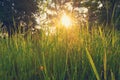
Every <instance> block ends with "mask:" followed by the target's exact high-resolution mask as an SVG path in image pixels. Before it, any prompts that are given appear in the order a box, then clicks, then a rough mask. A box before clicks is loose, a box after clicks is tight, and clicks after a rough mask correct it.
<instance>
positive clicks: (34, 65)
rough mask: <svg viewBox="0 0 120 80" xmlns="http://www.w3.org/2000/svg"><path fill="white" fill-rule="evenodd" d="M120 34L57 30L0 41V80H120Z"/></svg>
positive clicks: (74, 28) (86, 29) (99, 31)
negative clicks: (54, 32) (47, 33)
mask: <svg viewBox="0 0 120 80" xmlns="http://www.w3.org/2000/svg"><path fill="white" fill-rule="evenodd" d="M119 61H120V32H119V31H116V30H114V29H113V30H107V29H103V28H101V27H93V28H92V29H91V30H89V29H88V28H87V27H81V28H80V29H78V27H72V28H68V29H66V28H58V29H57V33H56V34H55V35H50V34H49V35H47V36H46V35H45V33H44V32H42V34H39V33H38V34H36V35H28V36H27V37H26V38H23V37H22V36H21V35H20V34H18V35H15V36H13V37H12V38H9V39H7V38H6V39H0V80H120V62H119Z"/></svg>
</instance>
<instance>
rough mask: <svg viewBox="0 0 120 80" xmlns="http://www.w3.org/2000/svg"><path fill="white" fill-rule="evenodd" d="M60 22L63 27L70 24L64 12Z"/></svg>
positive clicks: (69, 19) (70, 21)
mask: <svg viewBox="0 0 120 80" xmlns="http://www.w3.org/2000/svg"><path fill="white" fill-rule="evenodd" d="M61 24H62V25H63V26H65V27H70V26H71V25H72V20H71V18H70V17H69V16H67V15H66V14H63V15H62V17H61Z"/></svg>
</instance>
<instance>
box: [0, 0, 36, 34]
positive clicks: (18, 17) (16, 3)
mask: <svg viewBox="0 0 120 80" xmlns="http://www.w3.org/2000/svg"><path fill="white" fill-rule="evenodd" d="M0 2H1V3H2V5H0V21H1V22H3V26H4V25H5V26H6V27H7V31H8V34H9V35H11V34H12V32H14V31H15V30H16V29H17V27H18V26H21V25H20V22H21V21H24V22H25V23H26V25H27V26H28V25H29V23H30V21H31V22H33V24H35V19H34V17H33V14H34V13H36V12H37V10H38V7H37V0H2V1H0Z"/></svg>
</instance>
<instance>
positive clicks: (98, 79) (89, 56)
mask: <svg viewBox="0 0 120 80" xmlns="http://www.w3.org/2000/svg"><path fill="white" fill-rule="evenodd" d="M86 54H87V57H88V59H89V62H90V64H91V66H92V69H93V71H94V73H95V76H96V78H97V80H100V77H99V75H98V72H97V69H96V67H95V64H94V62H93V59H92V57H91V55H90V53H89V51H88V49H87V48H86Z"/></svg>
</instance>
